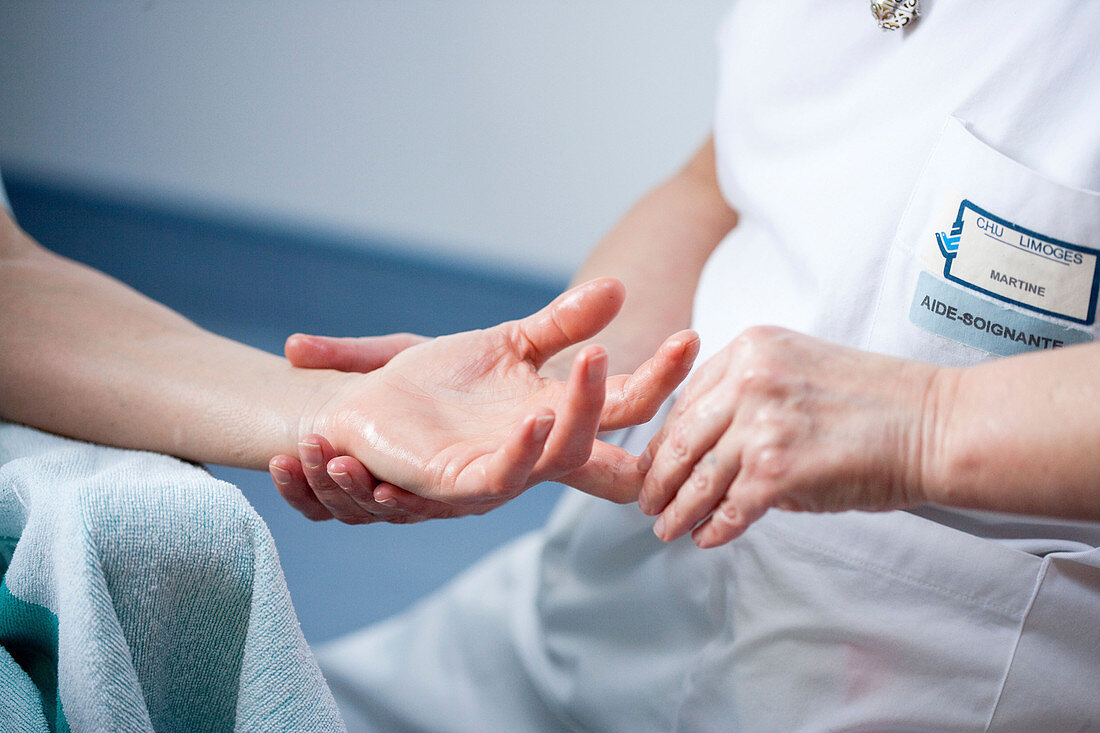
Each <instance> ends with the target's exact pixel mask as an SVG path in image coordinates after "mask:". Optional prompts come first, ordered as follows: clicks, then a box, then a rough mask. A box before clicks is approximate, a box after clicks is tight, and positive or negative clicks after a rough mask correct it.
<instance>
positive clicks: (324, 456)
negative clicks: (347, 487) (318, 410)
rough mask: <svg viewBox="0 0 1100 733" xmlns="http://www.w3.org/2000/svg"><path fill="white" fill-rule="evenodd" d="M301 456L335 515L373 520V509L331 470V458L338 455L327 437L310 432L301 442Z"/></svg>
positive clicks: (354, 520)
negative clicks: (362, 503) (344, 486)
mask: <svg viewBox="0 0 1100 733" xmlns="http://www.w3.org/2000/svg"><path fill="white" fill-rule="evenodd" d="M298 456H299V458H300V459H301V461H302V468H303V470H304V471H305V475H306V480H307V481H309V486H310V488H312V489H313V495H314V496H316V497H317V500H318V501H320V502H321V503H322V504H324V505H325V508H326V509H328V510H329V511H330V512H332V516H334V517H336V519H338V520H340V521H341V522H344V523H345V524H366V523H368V522H370V521H372V517H371V516H370V513H369V512H367V511H366V510H365V509H363V508H362V507H361V506H359V504H357V503H356V501H355V500H354V499H353V498H352V497H350V496H348V495H347V493H346V492H345V491H344V490H343V489H342V488H341V487H340V485H339V484H337V483H336V482H335V481H334V480H333V479H332V477H331V476H329V474H328V462H329V461H331V460H332V459H333V458H335V457H336V451H335V450H333V448H332V446H331V445H330V444H329V442H328V441H327V440H325V438H323V437H322V436H320V435H309V436H307V437H305V438H303V439H302V440H301V441H299V442H298Z"/></svg>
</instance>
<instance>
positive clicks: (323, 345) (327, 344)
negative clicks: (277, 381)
mask: <svg viewBox="0 0 1100 733" xmlns="http://www.w3.org/2000/svg"><path fill="white" fill-rule="evenodd" d="M427 340H429V339H428V338H427V337H426V336H417V335H416V334H411V333H391V334H388V335H385V336H364V337H362V338H333V337H331V336H310V335H308V334H304V333H296V334H293V335H292V336H290V337H289V338H287V340H286V343H285V344H284V346H283V352H284V353H285V354H286V358H287V360H289V361H290V363H291V364H293V365H294V366H296V367H303V368H306V369H337V370H339V371H342V372H369V371H373V370H375V369H378V368H379V367H381V366H384V365H385V364H386V362H388V361H389V360H390V359H392V358H393V357H395V356H397V355H398V354H399V353H401V352H402V351H404V350H405V349H407V348H409V347H410V346H416V345H417V344H419V343H423V342H424V341H427Z"/></svg>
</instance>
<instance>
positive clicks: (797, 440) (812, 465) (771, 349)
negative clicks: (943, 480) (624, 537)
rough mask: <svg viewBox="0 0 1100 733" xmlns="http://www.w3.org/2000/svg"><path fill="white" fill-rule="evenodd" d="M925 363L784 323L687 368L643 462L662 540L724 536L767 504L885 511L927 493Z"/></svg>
mask: <svg viewBox="0 0 1100 733" xmlns="http://www.w3.org/2000/svg"><path fill="white" fill-rule="evenodd" d="M939 372H940V370H939V369H938V368H937V367H935V366H934V365H931V364H925V363H922V362H916V361H909V360H903V359H896V358H892V357H886V356H880V355H877V354H871V353H869V352H864V351H859V350H856V349H851V348H846V347H841V346H837V345H835V344H831V343H828V342H825V341H822V340H819V339H815V338H811V337H809V336H805V335H802V334H798V333H794V332H791V331H787V330H784V329H779V328H772V327H759V328H753V329H750V330H748V331H746V332H745V333H744V334H743V335H741V336H740V337H738V338H737V339H735V340H734V341H733V342H731V343H730V344H729V345H728V346H727V347H726V348H725V349H724V350H723V351H721V352H720V353H719V354H717V355H716V356H714V357H713V358H712V359H710V360H708V361H707V363H705V364H704V365H702V366H701V367H700V368H699V369H698V370H697V372H696V373H695V374H694V375H692V377H691V379H689V380H688V382H687V384H686V385H685V387H684V390H683V393H682V395H681V396H680V397H679V399H678V400H677V402H676V404H675V405H674V406H673V409H672V411H671V412H670V414H669V417H668V418H667V420H666V421H665V424H664V425H663V426H662V428H661V430H660V432H659V433H658V434H657V435H656V436H654V438H653V439H652V441H651V442H650V444H649V446H648V447H647V449H646V450H645V451H644V452H643V454H642V456H641V457H640V460H639V467H640V468H641V469H642V470H644V471H646V478H645V485H644V488H643V491H642V495H641V497H640V498H639V504H640V506H641V508H642V510H643V511H645V512H646V513H648V514H653V515H656V514H660V517H659V518H658V520H657V522H656V523H655V525H654V531H655V532H656V533H657V535H658V537H660V538H661V539H664V540H673V539H676V538H677V537H680V536H682V535H683V534H685V533H687V532H692V533H693V538H694V540H695V542H696V544H698V545H699V546H700V547H714V546H717V545H721V544H724V543H726V542H728V541H730V540H732V539H733V538H735V537H737V536H739V535H740V534H741V533H742V532H744V531H745V530H746V529H747V528H748V527H749V525H750V524H752V523H753V522H754V521H756V520H757V519H759V518H760V517H761V516H763V514H764V513H765V512H766V511H767V510H768V509H769V508H772V507H775V508H778V509H785V510H792V511H811V512H838V511H844V510H848V509H862V510H870V511H877V510H887V509H895V508H903V507H909V506H914V505H916V504H920V503H922V502H923V501H924V496H923V493H922V482H921V473H922V467H923V461H924V460H925V450H926V447H927V444H928V443H929V442H932V441H934V436H933V435H932V433H933V432H934V425H935V420H934V416H933V415H931V414H930V411H929V409H927V408H928V404H927V403H928V400H927V396H928V394H929V392H930V389H931V387H932V385H933V383H934V381H935V380H936V379H937V375H938V373H939Z"/></svg>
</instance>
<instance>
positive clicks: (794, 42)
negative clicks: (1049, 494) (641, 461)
mask: <svg viewBox="0 0 1100 733" xmlns="http://www.w3.org/2000/svg"><path fill="white" fill-rule="evenodd" d="M923 5H924V17H923V18H922V19H921V20H920V21H919V22H918V23H917V24H916V25H915V26H913V27H912V28H911V29H910V30H907V31H903V32H899V33H892V34H888V33H883V32H881V31H879V30H878V29H877V28H876V26H875V24H874V21H873V20H872V19H871V18H870V14H869V13H868V10H867V5H866V3H863V2H859V1H857V0H851V1H846V2H830V3H823V2H821V0H795V1H793V2H784V3H775V2H771V1H769V0H742V2H739V3H738V4H737V5H735V7H734V9H733V11H732V12H731V13H730V15H729V16H728V18H727V20H726V22H725V23H724V25H723V27H722V29H721V31H720V34H719V37H720V47H721V64H722V68H721V86H720V91H719V97H718V107H717V118H716V127H715V133H716V145H717V155H718V166H719V176H720V180H721V184H722V188H723V192H724V193H725V195H726V196H727V198H728V199H729V200H730V202H731V204H732V205H733V206H734V207H735V208H737V209H738V211H739V212H741V223H740V224H739V226H738V228H737V230H736V231H735V232H734V233H733V234H732V235H731V236H730V237H729V238H728V239H727V240H726V242H724V243H723V245H722V246H721V247H720V248H719V250H718V251H717V252H715V254H714V255H713V257H712V258H711V260H710V261H709V263H708V266H707V268H706V271H705V273H704V275H703V279H702V282H701V284H700V287H699V290H698V296H697V302H696V310H695V317H696V328H698V329H699V331H700V333H701V335H702V337H703V348H704V354H703V355H702V357H701V360H702V359H705V358H706V357H707V356H709V355H712V354H713V353H715V352H716V351H718V350H719V349H720V348H722V346H724V345H725V344H726V343H728V341H729V340H730V339H732V338H733V337H734V336H736V335H737V334H738V333H740V332H741V331H742V330H744V328H746V327H748V326H750V325H754V324H761V323H771V324H779V325H783V326H787V327H790V328H793V329H797V330H800V331H804V332H807V333H811V334H815V335H818V336H822V337H825V338H827V339H830V340H833V341H837V342H840V343H845V344H848V345H852V346H856V347H860V348H866V349H871V350H876V351H882V352H887V353H893V354H897V355H902V356H908V357H914V358H921V359H926V360H931V361H937V362H939V363H944V364H955V365H963V364H972V363H976V362H978V361H980V360H982V359H987V358H994V357H995V356H999V355H1006V354H1012V353H1019V352H1020V351H1024V350H1033V349H1042V348H1051V347H1054V346H1056V344H1055V342H1058V343H1059V344H1070V343H1076V342H1079V341H1087V340H1091V339H1092V338H1094V337H1096V336H1097V333H1098V332H1097V325H1096V317H1095V309H1096V292H1097V288H1096V282H1097V271H1098V260H1097V251H1098V250H1100V196H1098V195H1097V194H1096V193H1094V192H1095V191H1097V190H1100V124H1098V122H1097V121H1098V120H1100V106H1098V105H1100V42H1098V41H1097V39H1098V38H1100V3H1096V2H1081V0H1046V1H1044V2H1042V3H1035V2H1031V1H1030V0H1012V1H1010V0H1004V1H1002V2H996V3H993V2H975V1H973V0H969V1H964V0H936V1H935V2H934V3H933V2H930V0H925V1H924V3H923ZM1039 289H1041V290H1042V292H1041V293H1040V292H1039ZM1021 334H1022V336H1021ZM1021 339H1022V340H1021ZM647 437H648V431H646V430H642V429H638V430H635V431H634V432H633V433H632V434H631V435H629V436H628V437H627V440H626V444H627V446H628V447H630V448H632V449H634V450H635V451H637V450H640V449H641V448H642V447H644V445H645V442H646V439H647ZM651 524H652V520H651V519H650V518H648V517H645V516H643V515H642V514H641V513H640V512H639V511H638V510H637V508H636V507H633V506H627V507H619V506H614V505H611V504H606V503H603V502H600V501H598V500H594V499H590V498H587V497H584V496H580V495H570V496H568V497H567V498H566V499H565V500H564V501H563V503H562V505H561V506H560V507H559V509H558V510H557V512H556V514H555V516H554V517H553V519H552V520H551V522H550V524H549V525H548V527H547V528H546V529H545V530H544V531H543V532H540V533H537V534H534V535H531V536H528V537H526V538H524V539H522V540H520V541H518V542H516V543H514V544H512V545H510V546H508V547H506V548H503V549H502V550H500V551H499V552H498V553H496V554H495V555H493V556H492V557H490V558H489V559H487V560H486V561H484V562H482V563H481V564H480V565H479V566H477V567H475V568H474V569H473V570H471V571H470V572H468V573H467V574H466V575H464V576H462V577H461V578H459V579H458V580H457V581H455V582H454V583H453V584H452V585H451V586H450V587H448V588H447V589H444V590H443V591H442V592H440V593H439V594H437V595H436V596H434V597H432V598H430V599H428V600H427V601H425V602H423V603H422V604H420V605H419V606H418V607H416V608H415V609H414V610H413V611H412V612H410V613H409V614H406V615H405V616H403V617H399V618H397V619H395V620H392V621H390V622H387V623H385V624H382V625H380V626H378V627H376V628H374V629H370V630H367V631H365V632H362V633H361V634H359V635H356V636H354V637H351V638H349V639H347V640H344V641H342V642H339V643H337V644H334V645H332V646H330V647H329V648H327V649H325V650H322V652H321V655H320V659H321V663H322V667H323V669H324V671H325V673H326V677H327V678H328V680H329V682H330V684H331V685H332V687H333V690H334V693H335V694H336V697H337V699H338V701H339V702H340V704H341V706H342V710H343V711H344V713H345V716H346V718H347V722H348V724H349V727H350V728H351V729H352V730H356V729H360V728H362V729H370V728H372V727H373V728H376V729H378V730H386V731H393V730H425V731H470V730H508V731H557V730H576V731H592V730H607V731H712V730H747V731H821V730H935V731H944V730H1005V731H1008V730H1013V731H1037V730H1075V731H1076V730H1093V729H1100V696H1097V695H1096V694H1095V685H1096V680H1098V679H1100V559H1098V556H1097V550H1095V549H1093V548H1094V547H1096V546H1097V545H1098V544H1100V541H1098V540H1100V533H1098V531H1097V528H1096V527H1095V525H1092V524H1089V523H1068V522H1051V521H1045V520H1031V519H1025V518H1015V517H1012V518H1006V517H1001V516H994V515H990V514H984V513H976V512H971V513H961V512H954V511H949V510H944V509H939V508H934V507H933V508H928V509H926V510H923V511H921V512H914V513H909V512H892V513H884V514H864V513H857V512H852V513H845V514H838V515H809V514H791V513H784V512H776V511H772V512H769V513H768V514H767V515H766V516H765V517H764V519H762V520H761V521H759V522H758V523H757V524H755V525H754V526H753V527H752V528H750V530H749V531H748V532H747V533H746V534H745V535H744V536H743V537H742V538H740V539H738V540H736V541H734V542H732V543H730V544H728V545H726V546H724V547H722V548H719V549H715V550H708V551H700V550H698V549H697V548H695V547H694V545H692V544H691V543H690V541H689V540H680V541H678V542H675V543H672V544H671V545H663V544H662V543H660V542H658V541H657V540H656V539H655V538H654V536H653V534H652V531H651Z"/></svg>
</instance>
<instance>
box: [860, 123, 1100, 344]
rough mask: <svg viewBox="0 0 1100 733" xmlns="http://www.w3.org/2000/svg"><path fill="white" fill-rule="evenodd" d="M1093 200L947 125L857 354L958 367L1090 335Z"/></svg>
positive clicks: (1096, 268)
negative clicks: (867, 352)
mask: <svg viewBox="0 0 1100 733" xmlns="http://www.w3.org/2000/svg"><path fill="white" fill-rule="evenodd" d="M1098 282H1100V194H1098V193H1095V192H1091V191H1084V190H1081V189H1075V188H1071V187H1068V186H1063V185H1061V184H1058V183H1055V182H1053V181H1051V180H1049V179H1047V178H1045V177H1043V176H1042V175H1040V174H1038V173H1036V172H1035V171H1033V170H1031V169H1029V168H1027V167H1026V166H1023V165H1020V164H1019V163H1017V162H1016V161H1014V160H1012V159H1010V158H1008V157H1006V156H1004V155H1002V154H1001V153H999V152H998V151H996V150H994V149H993V148H991V147H989V146H988V145H986V144H985V143H984V142H982V141H981V140H979V139H978V138H977V137H975V136H974V135H973V134H972V133H971V132H970V131H969V130H968V129H967V127H966V125H965V124H964V123H963V122H962V121H960V120H958V119H956V118H950V119H949V120H948V121H947V123H946V124H945V126H944V128H943V131H942V133H941V135H940V137H939V140H938V142H937V144H936V147H935V149H934V150H933V151H932V154H931V155H930V157H929V159H928V162H927V164H926V165H925V168H924V170H923V171H922V173H921V175H920V178H919V179H918V181H917V184H916V186H915V187H914V190H913V192H912V195H911V197H910V200H909V203H908V205H907V207H906V209H905V212H904V214H903V216H902V219H901V221H900V222H899V225H898V229H897V232H896V235H895V238H894V242H893V244H892V246H891V250H890V255H889V258H888V260H887V265H886V269H885V272H884V276H883V282H882V287H881V290H880V293H879V297H878V300H877V303H876V306H875V314H874V317H873V320H872V324H871V328H870V331H869V336H868V343H867V344H866V346H867V348H868V349H870V350H872V351H878V352H882V353H888V354H893V355H895V356H903V357H910V358H918V359H922V360H925V361H932V362H935V363H938V364H944V365H950V366H966V365H970V364H974V363H977V362H979V361H983V360H985V359H988V358H991V357H996V356H1011V355H1014V354H1021V353H1025V352H1029V351H1042V350H1049V349H1056V348H1061V347H1064V346H1070V345H1073V344H1077V343H1083V342H1087V341H1092V340H1093V339H1094V338H1096V336H1097V335H1098V329H1097V321H1096V309H1097V284H1098Z"/></svg>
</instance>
